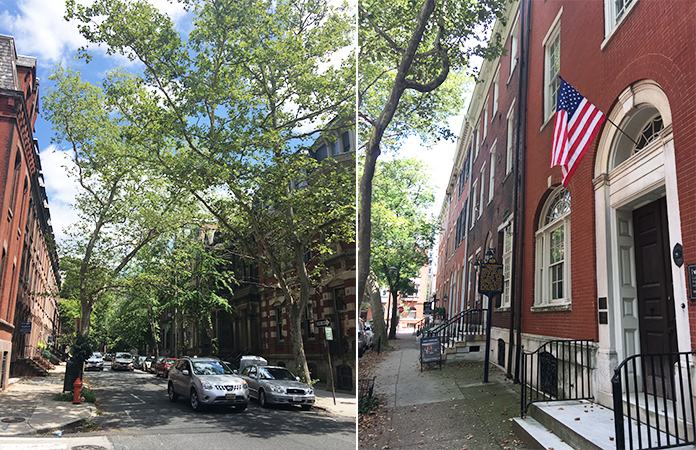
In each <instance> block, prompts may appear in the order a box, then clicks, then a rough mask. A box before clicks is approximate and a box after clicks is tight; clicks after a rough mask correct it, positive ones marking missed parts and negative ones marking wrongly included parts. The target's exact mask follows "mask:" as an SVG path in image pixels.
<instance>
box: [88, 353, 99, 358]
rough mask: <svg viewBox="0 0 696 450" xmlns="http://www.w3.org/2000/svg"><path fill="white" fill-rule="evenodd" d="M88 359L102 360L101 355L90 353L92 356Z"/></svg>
mask: <svg viewBox="0 0 696 450" xmlns="http://www.w3.org/2000/svg"><path fill="white" fill-rule="evenodd" d="M89 359H102V355H101V353H92V356H90V357H89Z"/></svg>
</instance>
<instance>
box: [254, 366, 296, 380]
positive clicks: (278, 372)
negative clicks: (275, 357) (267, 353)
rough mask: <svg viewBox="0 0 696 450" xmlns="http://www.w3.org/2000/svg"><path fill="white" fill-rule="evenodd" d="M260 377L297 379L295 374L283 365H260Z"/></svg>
mask: <svg viewBox="0 0 696 450" xmlns="http://www.w3.org/2000/svg"><path fill="white" fill-rule="evenodd" d="M259 378H262V379H267V380H292V381H295V375H293V374H292V372H290V371H289V370H288V369H284V368H282V367H259Z"/></svg>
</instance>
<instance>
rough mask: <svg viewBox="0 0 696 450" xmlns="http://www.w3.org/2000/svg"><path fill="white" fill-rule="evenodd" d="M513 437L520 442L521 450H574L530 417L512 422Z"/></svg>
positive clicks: (518, 418) (517, 418)
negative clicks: (522, 449)
mask: <svg viewBox="0 0 696 450" xmlns="http://www.w3.org/2000/svg"><path fill="white" fill-rule="evenodd" d="M512 430H513V431H514V432H515V436H517V437H518V438H520V439H521V440H522V446H523V448H528V449H544V450H576V449H574V448H573V447H571V446H570V445H568V444H566V443H565V442H563V441H562V440H561V438H559V437H558V436H556V435H555V434H554V433H553V432H552V431H551V430H549V429H547V428H546V427H545V426H543V425H542V424H540V423H539V422H537V421H536V420H534V419H533V418H531V417H527V418H524V419H522V418H520V417H516V418H515V419H513V421H512Z"/></svg>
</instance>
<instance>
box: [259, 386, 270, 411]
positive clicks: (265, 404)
mask: <svg viewBox="0 0 696 450" xmlns="http://www.w3.org/2000/svg"><path fill="white" fill-rule="evenodd" d="M259 405H261V407H262V408H268V401H267V400H266V393H265V392H263V389H259Z"/></svg>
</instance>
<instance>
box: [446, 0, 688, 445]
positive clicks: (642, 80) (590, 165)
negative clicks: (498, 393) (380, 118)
mask: <svg viewBox="0 0 696 450" xmlns="http://www.w3.org/2000/svg"><path fill="white" fill-rule="evenodd" d="M504 23H505V24H504V25H503V22H500V23H497V24H496V25H495V29H494V33H495V32H500V33H501V35H502V36H503V38H504V39H505V48H506V52H505V53H504V54H503V55H501V56H500V57H499V58H497V59H496V60H493V61H487V62H485V63H484V64H483V66H482V68H481V71H480V75H479V83H477V85H476V88H475V90H474V93H473V98H472V101H471V104H470V107H469V110H468V113H467V116H466V119H465V124H464V126H463V127H462V135H461V136H460V141H461V143H458V147H457V156H456V158H455V161H456V164H455V167H453V169H452V174H451V177H450V187H449V189H448V191H447V197H446V198H445V200H444V204H443V208H442V211H441V216H440V220H441V222H442V228H443V230H444V231H443V235H442V238H441V245H440V249H439V260H440V262H439V269H438V272H439V273H438V277H437V286H436V291H437V293H436V296H438V297H440V298H443V297H444V296H445V295H447V296H448V299H449V305H448V307H449V308H451V309H450V312H451V313H456V312H458V311H459V310H461V309H462V308H467V307H472V306H476V305H483V306H487V301H488V300H487V298H486V297H482V296H481V295H480V293H478V292H477V287H476V286H477V274H478V270H477V268H478V265H477V262H481V261H482V259H483V258H485V256H484V255H485V254H486V252H487V251H489V250H490V251H491V252H492V254H493V255H495V258H496V259H497V260H498V261H499V262H502V263H503V267H504V280H505V281H504V292H503V294H502V295H500V296H497V297H495V298H494V299H493V316H492V333H491V338H492V341H493V345H491V353H490V357H491V358H490V359H491V361H493V362H494V363H497V364H499V365H500V366H501V368H503V369H505V370H507V372H508V374H509V375H510V376H511V377H514V378H515V379H517V380H519V379H520V378H522V381H523V383H524V379H525V377H526V375H525V374H524V373H523V372H521V370H520V364H521V361H522V358H525V361H527V358H534V356H533V355H532V353H533V352H534V351H535V350H538V352H539V353H538V354H537V356H539V355H542V356H541V357H539V358H538V359H530V360H529V361H530V362H529V363H528V364H531V366H530V365H528V366H527V368H531V369H532V370H536V371H538V372H537V375H538V374H539V373H544V374H545V376H546V379H547V380H548V379H549V378H548V376H551V375H557V374H556V372H554V370H559V371H560V370H561V369H560V367H574V368H576V369H578V370H579V372H581V373H582V374H583V375H582V377H584V378H583V379H575V380H572V379H571V378H570V377H568V378H566V379H565V380H562V379H560V378H559V380H557V381H551V382H548V381H547V385H546V386H544V385H532V386H531V388H532V391H533V392H535V393H536V394H539V393H541V394H542V398H550V397H554V395H561V394H560V393H561V392H562V391H563V392H564V393H568V392H569V391H570V390H571V389H570V386H573V385H575V386H578V385H579V386H581V387H585V388H587V390H588V393H587V394H583V395H584V397H587V398H591V399H593V400H594V401H596V402H598V403H600V404H602V405H604V406H608V407H609V408H612V407H613V405H615V404H617V403H615V402H617V401H618V404H622V403H621V400H620V399H619V400H617V398H615V395H616V394H615V393H614V392H613V391H612V389H613V388H614V389H617V388H616V387H615V386H613V385H612V375H614V374H615V369H617V368H619V370H627V372H626V373H629V372H630V377H634V376H635V380H636V383H635V386H634V387H631V388H629V387H627V386H626V385H625V383H624V384H623V385H622V384H621V383H620V380H619V384H618V386H619V387H618V392H623V394H624V402H625V403H626V404H627V405H629V407H631V408H635V409H636V410H637V411H638V412H639V413H640V410H641V408H646V407H645V406H644V405H636V404H635V402H636V401H637V400H636V398H637V396H638V394H641V395H643V394H644V395H645V396H646V398H648V396H650V395H653V396H656V398H657V397H660V398H663V399H668V400H670V401H671V400H673V399H675V398H680V399H681V400H680V401H681V402H682V403H683V402H686V404H687V405H688V404H689V398H688V397H691V395H690V394H688V395H683V392H680V389H679V387H680V386H683V385H685V383H687V381H688V378H690V377H691V378H693V364H694V361H692V360H691V357H690V356H689V355H686V354H685V352H689V351H691V349H693V348H695V347H696V266H694V265H693V264H696V233H694V228H695V227H696V225H695V224H696V220H695V219H696V218H695V217H694V216H695V215H696V195H695V194H696V192H695V191H696V183H695V182H694V181H693V180H692V173H693V172H692V171H693V168H694V167H695V165H696V148H695V147H696V139H695V134H696V126H695V125H694V124H696V83H694V79H696V34H694V30H695V29H696V3H694V2H688V1H685V2H675V1H668V0H654V1H646V0H626V1H615V0H603V1H593V2H577V1H564V0H546V1H543V2H542V1H533V0H522V1H517V2H513V3H511V4H510V6H509V7H508V11H507V13H506V20H505V22H504ZM560 77H563V79H564V80H566V81H567V82H568V83H570V84H571V85H572V86H574V87H575V89H577V90H578V92H579V93H580V94H582V96H584V97H585V98H586V99H587V100H588V101H589V102H590V103H592V104H594V105H595V106H596V107H597V108H598V109H599V110H600V111H602V112H603V113H604V115H605V116H606V118H607V120H606V121H605V122H604V123H603V124H602V125H601V127H600V128H599V130H598V133H597V136H596V137H595V139H594V140H593V141H592V142H591V143H590V145H589V148H588V151H587V153H586V154H585V156H584V159H582V161H581V163H580V165H579V167H578V169H577V171H576V172H575V173H574V175H573V176H572V178H570V180H569V183H568V184H567V186H564V185H563V174H562V171H561V168H560V167H558V166H556V167H549V161H550V154H551V148H552V141H553V134H554V117H555V112H556V104H557V98H558V91H559V86H560ZM465 161H466V163H465V165H468V166H469V173H468V174H466V175H464V174H465V173H466V169H465V167H464V166H463V165H462V162H465ZM462 178H464V180H462ZM462 189H464V190H466V191H467V192H468V195H466V197H465V198H466V199H468V202H467V200H465V201H464V202H462V201H461V196H460V195H459V191H461V190H462ZM462 215H463V216H464V217H465V219H464V223H465V224H466V226H465V230H464V234H465V236H464V243H460V244H459V246H457V244H458V243H459V239H460V237H459V234H460V233H461V230H460V229H459V224H458V223H456V222H455V218H457V219H456V220H458V218H459V217H460V216H462ZM461 247H464V250H463V251H462V250H461ZM550 340H559V341H560V342H561V344H559V345H560V346H561V347H563V346H564V345H567V344H566V343H567V342H574V343H575V344H574V345H581V346H582V348H585V349H586V350H587V356H588V360H585V361H584V362H578V361H576V360H574V359H573V360H572V361H571V359H572V358H575V357H576V356H577V354H576V353H574V352H573V351H570V352H569V354H573V355H574V356H573V357H572V358H571V357H570V356H567V355H565V356H564V355H563V354H560V353H559V352H558V351H557V350H550V349H549V348H548V347H544V343H546V342H548V341H550ZM501 352H502V353H503V354H502V355H501V354H500V353H501ZM679 352H682V355H678V353H679ZM648 355H662V356H661V357H660V359H655V358H656V357H651V356H648ZM624 362H627V363H625V364H622V363H624ZM633 364H635V365H633ZM629 366H631V367H632V368H630V369H629V368H628V367H629ZM622 367H623V369H622ZM687 368H690V369H689V370H690V372H689V373H690V374H691V375H689V376H687V375H683V374H682V371H683V372H684V374H686V370H687ZM617 374H618V372H617ZM559 377H560V375H559ZM542 378H544V377H542ZM552 378H553V377H552ZM614 382H615V383H616V382H617V380H616V379H615V380H614ZM548 383H550V384H548ZM631 389H634V390H631ZM695 392H696V391H695ZM629 393H630V395H629ZM631 396H632V397H631ZM651 401H652V400H651ZM660 401H662V400H660ZM632 402H633V403H632ZM690 402H691V404H693V398H692V399H691V400H690ZM523 403H524V402H523ZM523 407H524V405H523ZM680 407H681V406H680ZM670 408H671V406H670ZM624 409H625V407H624ZM675 411H676V409H675ZM623 412H624V413H626V411H625V410H624V411H623ZM643 412H645V411H643ZM663 412H664V411H663ZM634 414H635V411H634ZM676 416H679V414H676ZM687 419H688V417H687ZM670 420H671V421H673V422H672V430H673V431H672V432H674V429H675V427H674V424H675V423H680V421H683V420H684V417H683V416H679V417H670V418H668V419H667V421H668V422H669V421H670ZM638 422H641V421H640V420H639V421H635V423H636V425H637V426H640V425H638ZM653 426H654V423H653ZM663 426H664V425H663ZM617 438H618V436H617ZM691 438H693V436H692V437H691ZM687 439H689V436H688V435H687Z"/></svg>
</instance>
